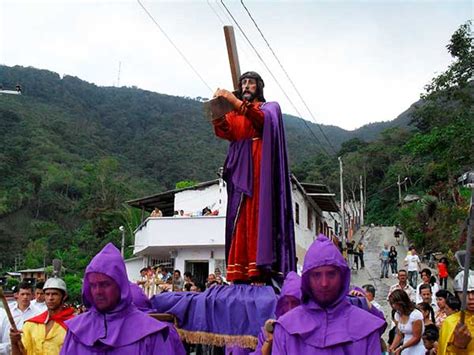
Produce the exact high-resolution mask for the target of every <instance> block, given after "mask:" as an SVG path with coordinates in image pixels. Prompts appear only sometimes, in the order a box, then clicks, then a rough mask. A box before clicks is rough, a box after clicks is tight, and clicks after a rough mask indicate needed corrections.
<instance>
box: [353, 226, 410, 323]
mask: <svg viewBox="0 0 474 355" xmlns="http://www.w3.org/2000/svg"><path fill="white" fill-rule="evenodd" d="M394 231H395V227H373V228H369V229H368V230H367V232H366V233H365V236H364V238H363V240H362V242H363V244H364V245H365V253H364V261H365V268H364V269H362V270H359V271H353V272H352V279H351V283H352V284H353V285H355V286H359V287H360V286H362V285H365V284H367V283H369V284H372V285H374V286H375V290H376V291H375V300H376V301H377V302H378V303H379V304H380V305H381V306H382V307H383V309H384V313H385V317H386V319H387V321H389V320H390V311H391V309H390V305H389V304H388V302H387V295H388V290H389V288H390V286H391V285H393V284H396V283H397V282H398V280H397V278H396V277H395V276H392V274H391V270H389V278H388V279H387V278H383V279H380V271H381V270H380V260H379V254H380V251H381V250H382V248H383V245H384V243H388V245H389V246H392V245H394V246H395V247H396V248H397V252H398V267H399V268H400V266H401V267H403V260H404V259H405V257H406V255H407V246H406V245H399V246H397V243H396V241H395V238H394V237H393V232H394ZM359 238H360V234H358V235H356V236H355V240H356V241H358V240H359ZM405 242H406V241H405Z"/></svg>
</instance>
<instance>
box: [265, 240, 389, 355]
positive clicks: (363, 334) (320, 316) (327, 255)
mask: <svg viewBox="0 0 474 355" xmlns="http://www.w3.org/2000/svg"><path fill="white" fill-rule="evenodd" d="M322 266H333V267H335V268H336V271H338V272H340V275H341V280H340V284H339V285H337V286H335V287H337V292H336V293H335V294H334V295H333V297H332V298H331V299H330V300H327V299H326V300H325V302H324V304H320V303H318V301H317V299H316V297H315V296H314V294H313V290H312V289H311V283H310V277H311V272H312V271H313V270H315V269H317V268H319V267H322ZM350 277H351V273H350V270H349V268H348V266H347V263H346V261H345V260H344V258H343V257H342V255H341V253H340V252H339V250H338V249H337V248H336V246H335V245H334V244H333V243H332V242H331V241H330V240H329V239H328V238H326V237H325V236H324V235H322V234H320V235H319V237H318V238H317V240H316V241H315V242H314V243H313V244H312V245H311V247H310V248H309V250H308V252H307V254H306V256H305V260H304V267H303V275H302V281H301V283H302V284H301V291H302V305H301V306H299V307H296V308H295V309H293V310H291V311H290V312H288V313H286V314H285V315H283V316H282V317H280V318H279V319H278V322H277V325H276V327H275V334H274V337H273V339H274V340H273V352H272V354H375V353H380V336H379V329H380V328H382V327H383V326H384V324H385V322H384V321H383V320H381V319H380V318H378V317H376V316H373V315H372V314H370V313H368V312H366V311H364V310H362V309H360V308H358V307H355V306H352V305H351V304H350V303H349V302H348V301H347V299H346V295H347V294H348V291H349V284H350Z"/></svg>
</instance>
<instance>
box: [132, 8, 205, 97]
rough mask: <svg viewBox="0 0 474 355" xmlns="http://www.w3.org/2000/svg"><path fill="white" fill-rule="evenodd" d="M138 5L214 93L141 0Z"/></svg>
mask: <svg viewBox="0 0 474 355" xmlns="http://www.w3.org/2000/svg"><path fill="white" fill-rule="evenodd" d="M137 2H138V4H139V5H140V6H141V7H142V9H143V10H144V11H145V13H146V14H147V15H148V17H149V18H150V19H151V20H152V21H153V23H154V24H155V25H156V27H158V29H159V30H160V32H161V33H162V34H163V35H164V36H165V37H166V39H167V40H168V42H170V43H171V45H172V46H173V47H174V49H176V51H177V52H178V53H179V55H180V56H181V58H183V60H184V61H185V62H186V64H188V66H189V67H190V68H191V69H192V71H193V72H194V74H196V75H197V76H198V77H199V79H200V80H201V81H202V83H203V84H204V85H205V86H206V87H207V88H208V89H209V91H210V92H214V90H212V89H211V87H210V86H209V84H208V83H207V82H206V80H204V78H203V77H202V76H201V74H199V72H198V71H197V70H196V68H194V66H193V65H192V64H191V62H190V61H189V60H188V58H186V56H185V55H184V54H183V52H181V50H180V49H179V48H178V46H177V45H176V44H174V42H173V40H172V39H171V38H170V37H169V36H168V34H167V33H166V32H165V31H164V30H163V28H161V26H160V25H159V24H158V22H157V21H156V20H155V18H154V17H153V16H152V14H150V12H149V11H148V10H147V9H146V7H145V6H144V5H143V4H142V3H141V2H140V0H137Z"/></svg>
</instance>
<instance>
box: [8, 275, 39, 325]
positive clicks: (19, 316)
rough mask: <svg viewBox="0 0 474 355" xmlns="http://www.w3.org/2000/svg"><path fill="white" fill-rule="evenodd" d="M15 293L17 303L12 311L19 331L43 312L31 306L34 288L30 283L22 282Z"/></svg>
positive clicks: (11, 307) (11, 306)
mask: <svg viewBox="0 0 474 355" xmlns="http://www.w3.org/2000/svg"><path fill="white" fill-rule="evenodd" d="M17 290H18V291H17V292H15V299H16V302H15V304H14V305H10V310H11V313H12V316H13V320H14V321H15V324H16V327H17V329H18V330H21V329H22V328H23V323H24V322H25V321H26V320H27V319H30V318H32V317H34V316H36V315H38V314H39V313H41V310H39V309H38V308H36V307H35V306H33V305H32V304H31V299H32V297H33V287H32V286H31V284H29V283H28V282H24V281H23V282H21V283H20V284H19V285H18V286H17Z"/></svg>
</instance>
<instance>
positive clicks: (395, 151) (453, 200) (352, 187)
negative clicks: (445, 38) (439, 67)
mask: <svg viewBox="0 0 474 355" xmlns="http://www.w3.org/2000/svg"><path fill="white" fill-rule="evenodd" d="M446 48H447V50H448V52H449V53H450V54H451V56H452V58H453V60H452V63H451V64H450V66H449V67H448V68H447V70H446V71H445V72H443V73H441V74H439V75H438V76H436V77H435V78H433V79H432V81H431V82H429V83H427V85H426V87H425V90H426V91H425V92H424V93H422V95H421V100H420V101H419V102H418V103H416V104H414V105H413V106H412V107H411V108H410V109H409V110H408V112H404V113H403V114H402V115H401V116H399V118H398V120H402V121H403V120H407V121H408V120H409V121H410V124H411V126H410V127H405V128H403V126H401V127H391V128H388V129H387V130H385V131H384V132H383V133H382V135H381V137H380V138H379V139H377V140H375V141H373V142H370V143H368V142H365V141H363V140H360V139H357V138H355V139H351V140H349V141H346V142H344V143H343V144H342V147H341V150H340V152H339V155H340V156H342V160H343V164H344V174H343V176H344V187H345V195H346V198H348V199H354V200H358V199H359V197H358V196H359V177H360V176H362V177H363V179H364V182H365V186H366V187H365V189H366V191H365V193H366V212H367V219H366V221H367V222H369V223H370V222H374V223H382V224H394V223H400V224H401V225H402V227H403V229H404V230H405V232H406V233H407V236H408V238H409V239H410V241H411V242H412V243H414V244H415V245H416V246H417V247H418V248H419V250H425V251H426V250H438V251H441V252H444V253H447V254H448V255H450V256H452V255H453V252H455V251H456V250H458V249H459V248H462V246H463V245H464V242H465V238H466V229H465V228H464V227H465V224H464V222H465V220H466V218H467V216H468V207H469V197H470V195H471V191H470V190H469V189H467V188H462V187H460V186H459V184H458V182H457V179H458V178H459V177H460V176H461V175H462V174H463V173H464V172H467V171H473V170H474V109H473V108H474V82H473V80H472V79H473V74H474V67H473V63H474V50H473V38H472V32H471V22H467V23H466V24H464V25H462V26H460V28H459V29H458V30H457V31H456V32H455V33H454V34H453V35H452V37H451V41H450V43H449V44H448V45H447V46H446ZM294 172H295V173H296V174H297V176H298V177H299V178H300V179H302V180H308V181H328V183H329V184H330V185H331V186H332V188H333V189H336V188H337V186H338V182H337V178H338V176H339V175H338V174H339V170H338V166H337V165H336V164H335V163H334V159H332V158H328V157H325V156H321V155H319V156H315V157H313V158H312V159H310V160H308V161H305V162H304V163H302V164H299V165H298V167H297V168H296V169H294ZM398 176H400V178H401V179H400V180H401V190H402V199H403V198H404V197H405V196H406V195H408V194H413V195H417V196H419V197H420V200H419V201H418V202H414V203H404V202H403V201H402V204H399V196H398V183H397V180H398ZM452 261H453V260H452ZM455 264H456V263H454V262H452V265H455Z"/></svg>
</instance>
